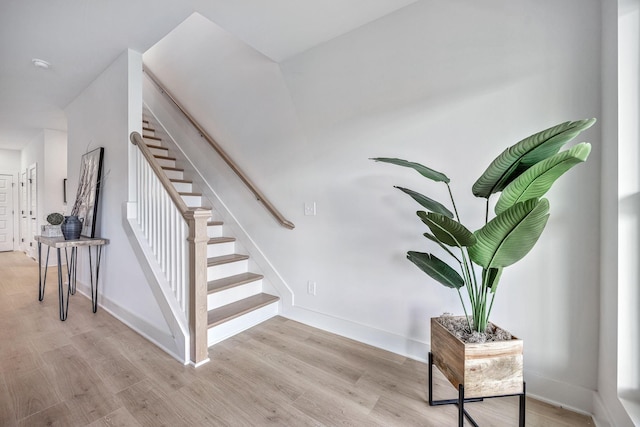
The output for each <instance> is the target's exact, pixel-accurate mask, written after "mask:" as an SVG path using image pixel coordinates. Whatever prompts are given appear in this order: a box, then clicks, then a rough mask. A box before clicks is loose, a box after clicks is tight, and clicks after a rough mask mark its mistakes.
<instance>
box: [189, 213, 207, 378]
mask: <svg viewBox="0 0 640 427" xmlns="http://www.w3.org/2000/svg"><path fill="white" fill-rule="evenodd" d="M209 218H211V211H210V210H209V209H200V208H196V209H189V210H188V211H187V212H186V213H185V219H186V221H187V224H188V225H189V237H188V238H187V241H188V242H189V334H190V335H191V364H192V365H194V366H198V365H200V364H202V363H206V362H208V361H209V352H208V346H207V242H208V241H209V237H208V236H207V221H208V220H209Z"/></svg>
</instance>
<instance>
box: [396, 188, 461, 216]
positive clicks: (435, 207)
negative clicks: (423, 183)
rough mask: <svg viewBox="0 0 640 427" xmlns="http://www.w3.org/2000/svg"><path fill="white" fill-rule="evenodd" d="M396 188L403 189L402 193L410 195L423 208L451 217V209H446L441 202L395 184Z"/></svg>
mask: <svg viewBox="0 0 640 427" xmlns="http://www.w3.org/2000/svg"><path fill="white" fill-rule="evenodd" d="M395 187H396V188H397V189H398V190H400V191H403V192H404V193H406V194H408V195H410V196H411V197H413V200H415V201H416V202H418V203H420V205H422V207H423V208H425V209H427V210H429V211H431V212H436V213H440V214H442V215H444V216H448V217H449V218H453V213H451V211H450V210H449V209H447V208H446V207H444V205H442V203H440V202H436V201H435V200H433V199H431V198H429V197H427V196H425V195H423V194H420V193H417V192H415V191H413V190H409V189H408V188H403V187H398V186H395Z"/></svg>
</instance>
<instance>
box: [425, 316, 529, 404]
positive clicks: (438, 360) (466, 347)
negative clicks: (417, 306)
mask: <svg viewBox="0 0 640 427" xmlns="http://www.w3.org/2000/svg"><path fill="white" fill-rule="evenodd" d="M522 348H523V345H522V340H521V339H518V338H515V337H513V339H511V340H509V341H496V342H487V343H482V344H467V343H464V342H463V341H461V340H459V339H458V338H456V337H455V336H454V335H453V334H451V333H450V332H449V331H448V330H447V329H446V328H445V327H444V326H442V325H441V324H440V323H439V322H438V321H437V318H432V319H431V353H432V355H433V363H434V364H435V365H436V366H437V367H438V369H440V371H441V372H442V373H443V374H444V375H445V376H446V377H447V379H448V380H449V381H450V382H451V384H452V385H453V386H454V387H455V388H456V390H457V389H458V386H459V385H460V384H462V385H463V386H464V397H465V398H474V397H491V396H502V395H506V394H517V393H523V388H524V382H523V381H524V380H523V376H522Z"/></svg>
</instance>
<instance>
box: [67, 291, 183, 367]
mask: <svg viewBox="0 0 640 427" xmlns="http://www.w3.org/2000/svg"><path fill="white" fill-rule="evenodd" d="M76 288H77V291H78V292H80V293H81V294H82V295H84V296H85V297H87V298H89V299H91V288H90V287H89V286H88V285H87V284H85V283H83V282H81V281H80V280H76ZM98 302H99V304H98V310H104V311H106V312H107V313H109V314H110V315H112V316H113V317H115V318H116V319H118V320H119V321H121V322H122V323H124V324H125V325H127V326H128V327H130V328H131V329H133V330H134V331H136V332H137V333H139V334H140V335H142V336H143V337H144V338H146V339H148V340H149V341H151V342H152V343H153V344H155V345H157V346H158V347H160V348H161V349H162V350H163V351H165V352H166V353H167V354H169V355H170V356H171V357H173V358H174V359H176V360H177V361H178V362H180V363H182V364H185V365H186V362H185V360H184V358H181V357H180V355H178V354H177V352H176V350H175V346H176V344H175V340H174V339H173V337H172V336H171V335H170V334H168V333H166V332H163V331H161V330H160V329H158V328H156V327H155V326H153V325H152V324H150V323H149V322H147V321H146V320H144V319H141V318H140V317H138V316H136V315H135V314H134V313H132V312H130V311H129V310H126V309H124V308H122V307H121V306H120V305H118V303H116V302H113V301H111V300H110V299H108V298H106V297H105V296H104V295H99V296H98Z"/></svg>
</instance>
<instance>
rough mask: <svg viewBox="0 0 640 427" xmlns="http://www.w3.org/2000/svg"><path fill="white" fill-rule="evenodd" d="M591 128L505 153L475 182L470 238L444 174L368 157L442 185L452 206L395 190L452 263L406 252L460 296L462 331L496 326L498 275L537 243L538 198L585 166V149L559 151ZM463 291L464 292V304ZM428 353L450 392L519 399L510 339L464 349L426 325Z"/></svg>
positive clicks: (560, 131)
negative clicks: (477, 208) (481, 201)
mask: <svg viewBox="0 0 640 427" xmlns="http://www.w3.org/2000/svg"><path fill="white" fill-rule="evenodd" d="M594 122H595V119H585V120H579V121H569V122H564V123H561V124H559V125H557V126H553V127H551V128H549V129H546V130H544V131H541V132H538V133H536V134H534V135H531V136H529V137H527V138H525V139H523V140H521V141H520V142H518V143H516V144H515V145H513V146H511V147H508V148H507V149H505V150H504V151H503V152H502V153H501V154H500V155H499V156H498V157H497V158H496V159H495V160H494V161H493V162H492V163H491V164H490V165H489V167H488V168H487V169H486V170H485V172H484V173H483V174H482V175H481V176H480V178H478V180H477V181H476V182H475V183H474V184H473V187H472V192H473V194H474V195H475V196H477V197H482V198H485V199H486V208H485V210H484V212H483V216H484V220H485V221H484V222H485V225H484V226H482V227H481V228H480V229H478V230H476V231H474V232H471V231H470V230H469V229H468V228H467V227H465V226H464V225H463V224H462V223H461V222H460V217H459V215H458V211H457V209H456V204H455V200H454V197H453V193H452V192H451V188H450V186H449V182H450V180H449V178H448V177H447V176H446V175H445V174H443V173H441V172H438V171H436V170H433V169H431V168H429V167H427V166H424V165H422V164H419V163H414V162H410V161H407V160H402V159H396V158H374V159H372V160H375V161H379V162H385V163H390V164H394V165H398V166H403V167H408V168H412V169H414V170H416V171H417V172H418V173H420V174H421V175H422V176H424V177H425V178H428V179H429V180H431V181H434V182H438V183H444V184H445V185H446V186H447V188H448V190H449V196H450V202H451V203H450V208H449V207H447V206H445V205H444V204H442V203H440V202H438V201H436V200H433V199H431V198H429V197H427V196H425V195H423V194H420V193H418V192H415V191H413V190H410V189H407V188H403V187H396V188H398V189H399V190H400V191H402V192H404V193H406V194H407V195H409V196H411V197H412V198H413V199H414V200H415V201H416V202H418V203H419V204H420V205H421V206H422V207H423V208H424V210H420V211H418V212H417V215H418V217H419V218H420V220H421V221H422V222H423V223H424V224H426V226H427V227H428V229H429V232H426V233H424V236H425V237H426V238H427V239H429V240H430V241H431V242H432V243H433V244H435V245H436V247H439V248H440V249H441V250H442V251H443V253H444V254H445V255H446V256H447V257H448V259H449V260H450V263H447V262H445V261H443V260H441V259H440V258H438V257H436V256H435V255H433V254H432V253H424V252H417V251H409V252H408V253H407V258H408V259H409V261H411V262H412V263H414V264H415V265H416V266H417V267H418V268H419V269H420V270H422V271H423V272H425V273H426V274H428V275H429V276H430V277H431V278H433V279H435V280H436V281H437V282H439V283H441V284H442V285H444V286H446V287H449V288H452V289H455V290H456V291H457V292H458V295H459V297H460V302H461V303H462V307H463V310H464V317H463V318H462V320H463V322H464V325H465V326H466V329H468V331H467V332H469V333H476V334H481V333H485V332H486V331H487V329H488V328H489V329H493V328H494V327H495V325H492V324H491V323H490V322H489V316H490V314H491V309H492V307H493V302H494V299H495V295H496V291H497V288H498V283H499V280H500V276H501V274H502V270H503V269H504V268H505V267H508V266H510V265H512V264H514V263H516V262H518V261H519V260H521V259H522V258H523V257H524V256H525V255H526V254H527V253H529V251H530V250H531V249H532V248H533V246H534V245H535V243H536V242H537V241H538V238H539V237H540V235H541V233H542V231H543V230H544V228H545V225H546V223H547V219H548V218H549V201H548V200H547V199H545V198H543V197H542V196H543V195H544V194H545V193H546V192H547V191H548V190H549V189H550V188H551V186H552V185H553V183H554V182H555V181H556V180H557V179H558V178H559V177H560V176H561V175H563V174H564V173H565V172H567V171H568V170H569V169H571V168H572V167H573V166H575V165H577V164H580V163H582V162H584V161H586V160H587V157H588V156H589V153H590V151H591V145H590V144H588V143H580V144H577V145H574V146H573V147H571V148H570V149H568V150H565V151H560V149H561V148H562V147H563V146H564V145H565V144H566V143H567V142H569V141H571V140H572V139H574V138H575V137H576V136H577V135H578V134H579V133H580V132H582V131H583V130H585V129H587V128H589V127H591V126H592V125H593V123H594ZM496 193H501V194H500V197H499V199H498V200H497V202H496V203H495V207H494V211H495V215H494V216H493V218H490V216H489V208H490V198H491V196H492V195H493V194H496ZM461 290H465V291H466V302H465V298H463V294H462V293H461ZM467 306H469V307H470V310H468V309H467ZM492 346H493V348H494V349H493V350H492V349H491V347H492ZM483 352H484V353H486V356H487V357H486V358H483V357H482V355H481V353H483ZM431 353H432V356H433V362H434V364H435V365H436V366H438V368H439V369H440V370H441V371H442V372H443V373H444V374H445V376H447V378H448V379H449V381H450V382H451V383H452V384H453V385H454V386H455V387H456V388H459V386H460V385H461V384H463V385H464V388H465V389H466V390H467V392H466V393H465V395H466V396H467V397H473V396H478V397H479V396H483V397H488V396H495V395H501V394H510V393H523V383H522V341H521V340H518V339H515V338H512V339H510V340H507V341H502V342H499V343H498V344H494V343H487V346H481V345H478V344H473V343H472V344H469V343H464V342H462V341H461V340H460V339H459V338H458V337H455V336H453V335H452V334H451V333H450V332H448V330H447V329H445V328H444V327H443V326H442V324H441V322H440V321H439V320H438V319H432V321H431ZM490 371H495V372H490ZM492 375H495V376H494V377H492Z"/></svg>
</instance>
